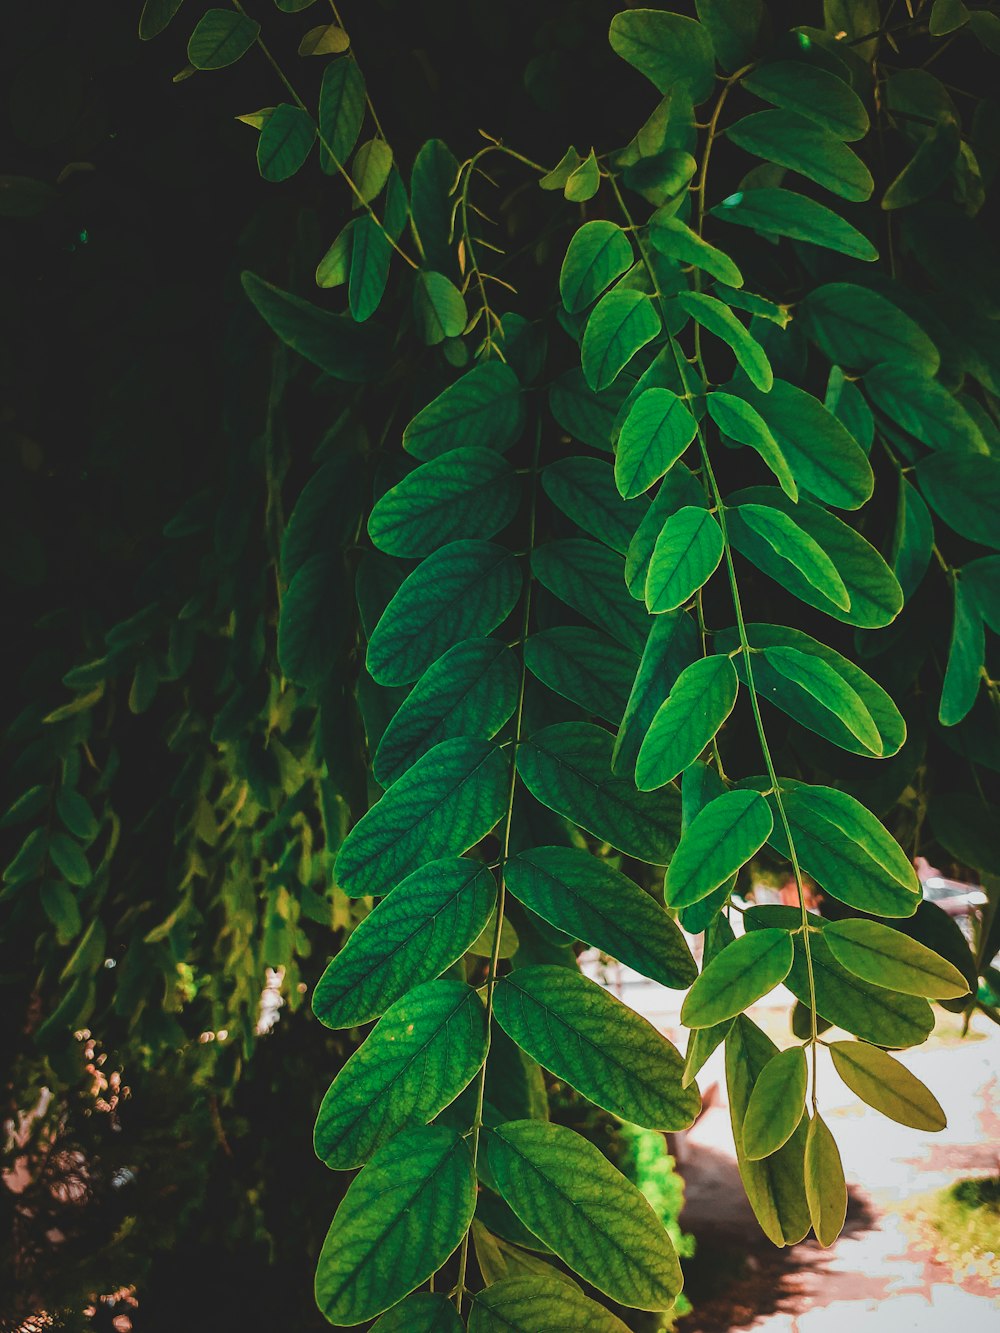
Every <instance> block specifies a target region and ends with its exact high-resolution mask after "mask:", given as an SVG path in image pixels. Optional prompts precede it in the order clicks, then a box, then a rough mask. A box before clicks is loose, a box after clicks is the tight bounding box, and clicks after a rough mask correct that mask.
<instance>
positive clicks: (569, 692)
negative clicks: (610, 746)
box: [524, 625, 638, 722]
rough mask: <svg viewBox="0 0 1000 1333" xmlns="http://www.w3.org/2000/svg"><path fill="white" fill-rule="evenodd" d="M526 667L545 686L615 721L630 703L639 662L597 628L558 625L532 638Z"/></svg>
mask: <svg viewBox="0 0 1000 1333" xmlns="http://www.w3.org/2000/svg"><path fill="white" fill-rule="evenodd" d="M524 664H525V666H526V667H527V668H528V670H529V671H530V672H531V674H532V675H533V676H535V677H536V678H537V679H538V680H540V681H541V682H542V684H543V685H547V686H548V687H549V689H550V690H555V692H556V693H557V694H561V695H562V697H563V698H564V699H569V700H571V701H572V702H573V703H575V704H579V705H580V707H581V708H582V709H583V710H584V711H585V712H587V713H593V714H594V716H595V717H602V718H604V720H605V721H606V722H617V721H618V719H619V718H620V717H621V716H622V713H623V711H624V710H625V707H626V704H627V703H628V698H629V690H630V689H631V686H632V681H633V679H634V678H635V673H636V667H637V666H638V659H637V658H636V655H635V653H634V652H633V651H632V650H631V649H630V648H623V647H622V646H621V644H618V643H615V641H614V640H613V639H610V638H609V637H608V636H607V635H606V634H602V633H601V632H600V631H599V630H594V629H587V628H585V627H584V626H576V625H558V626H554V627H553V628H552V629H546V630H541V631H540V632H539V633H538V634H532V635H531V637H530V638H529V639H528V640H527V642H526V643H525V645H524Z"/></svg>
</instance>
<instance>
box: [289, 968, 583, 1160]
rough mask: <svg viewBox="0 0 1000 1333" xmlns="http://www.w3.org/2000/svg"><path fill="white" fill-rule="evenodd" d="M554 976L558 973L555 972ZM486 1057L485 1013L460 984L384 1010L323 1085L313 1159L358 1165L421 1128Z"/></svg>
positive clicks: (437, 987)
mask: <svg viewBox="0 0 1000 1333" xmlns="http://www.w3.org/2000/svg"><path fill="white" fill-rule="evenodd" d="M560 970H561V969H560ZM485 1059H486V1011H485V1010H484V1008H483V1002H482V1000H481V999H480V998H479V996H478V995H477V994H476V992H475V991H474V990H473V989H472V987H471V986H467V985H466V984H465V982H464V981H450V980H444V979H442V980H440V981H429V982H427V984H426V985H424V986H418V987H416V989H414V990H411V991H410V992H409V994H407V995H405V996H404V997H403V998H402V999H401V1000H397V1001H396V1003H395V1004H394V1005H392V1007H391V1008H390V1009H388V1010H387V1011H386V1013H385V1015H384V1017H382V1018H381V1019H379V1021H378V1022H377V1023H376V1024H375V1027H374V1028H373V1029H372V1031H371V1032H370V1033H369V1035H368V1036H367V1037H366V1038H365V1040H364V1042H363V1043H362V1045H361V1046H359V1047H358V1049H357V1050H356V1051H355V1052H354V1054H353V1055H352V1056H351V1058H350V1059H349V1060H348V1061H347V1063H346V1064H345V1065H344V1067H343V1068H342V1069H341V1071H340V1073H339V1074H338V1075H337V1077H336V1078H335V1079H334V1080H333V1082H332V1083H331V1084H330V1087H329V1089H328V1091H327V1093H326V1096H325V1097H324V1098H323V1102H322V1105H321V1106H320V1108H319V1114H318V1116H317V1118H316V1130H315V1134H314V1138H313V1141H314V1144H315V1147H316V1155H317V1157H319V1159H320V1160H321V1161H323V1162H325V1163H326V1164H327V1166H329V1167H331V1168H332V1169H333V1170H338V1171H343V1170H347V1169H349V1168H350V1167H354V1166H360V1165H361V1164H362V1163H363V1162H366V1161H367V1160H368V1158H369V1157H371V1155H372V1153H374V1152H376V1151H377V1150H378V1149H379V1148H381V1147H382V1146H383V1145H384V1144H385V1143H386V1142H387V1141H388V1140H389V1139H391V1138H392V1137H393V1135H394V1134H397V1133H398V1132H399V1131H400V1130H403V1129H410V1128H412V1127H414V1126H415V1125H426V1124H428V1123H429V1122H430V1121H431V1120H433V1118H434V1117H435V1116H436V1115H437V1114H438V1112H439V1111H442V1110H443V1109H444V1108H445V1107H446V1106H447V1105H448V1104H449V1103H450V1102H452V1101H454V1099H455V1098H456V1097H457V1096H458V1094H459V1093H460V1092H461V1091H462V1089H463V1088H464V1087H466V1086H467V1085H468V1084H469V1083H470V1082H471V1080H472V1078H473V1076H474V1075H475V1073H476V1071H477V1070H478V1069H480V1068H481V1067H482V1064H483V1061H484V1060H485Z"/></svg>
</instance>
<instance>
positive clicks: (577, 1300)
mask: <svg viewBox="0 0 1000 1333" xmlns="http://www.w3.org/2000/svg"><path fill="white" fill-rule="evenodd" d="M561 1279H562V1274H559V1273H553V1275H552V1277H543V1276H542V1275H540V1274H532V1275H526V1276H521V1277H506V1278H503V1279H502V1280H501V1281H499V1282H493V1283H491V1284H490V1285H489V1286H488V1287H487V1288H486V1290H485V1291H481V1292H479V1293H478V1294H477V1295H476V1297H475V1304H474V1305H473V1307H472V1314H471V1315H470V1316H469V1333H565V1330H566V1329H567V1328H573V1329H586V1330H587V1333H628V1329H627V1328H626V1326H625V1325H624V1324H623V1323H622V1321H621V1320H620V1319H619V1318H618V1317H617V1315H613V1314H612V1313H611V1311H610V1310H606V1309H605V1308H604V1306H603V1305H598V1304H597V1302H596V1301H592V1300H590V1298H589V1297H587V1296H584V1294H583V1292H581V1291H580V1290H579V1288H577V1287H575V1286H570V1285H569V1283H568V1282H567V1281H565V1280H561ZM400 1330H401V1333H402V1326H400ZM407 1333H421V1331H420V1330H419V1329H417V1330H410V1329H408V1330H407ZM442 1333H444V1330H442Z"/></svg>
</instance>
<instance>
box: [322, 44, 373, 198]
mask: <svg viewBox="0 0 1000 1333" xmlns="http://www.w3.org/2000/svg"><path fill="white" fill-rule="evenodd" d="M364 119H365V80H364V75H363V74H362V73H361V67H360V66H359V64H358V62H357V61H356V60H331V61H330V63H329V64H328V65H327V66H326V68H325V69H324V70H323V82H322V83H321V85H320V90H319V137H320V155H319V160H320V166H321V167H322V168H323V170H324V171H325V172H327V173H333V172H335V171H337V169H338V168H342V167H344V165H345V163H346V162H347V159H348V158H349V157H350V155H351V151H352V149H353V148H354V145H355V144H356V143H357V142H358V136H359V135H360V133H361V126H362V125H363V124H364Z"/></svg>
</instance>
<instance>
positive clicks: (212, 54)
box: [187, 9, 260, 69]
mask: <svg viewBox="0 0 1000 1333" xmlns="http://www.w3.org/2000/svg"><path fill="white" fill-rule="evenodd" d="M259 33H260V24H259V23H255V22H254V21H253V19H251V18H248V17H247V15H246V14H241V13H237V12H236V11H235V10H233V9H208V10H206V11H205V13H204V14H203V15H202V17H201V18H200V19H199V20H198V23H197V26H196V27H195V30H194V32H193V33H192V34H191V38H190V40H189V42H188V47H187V57H188V60H190V62H191V64H192V65H193V66H194V67H195V69H224V68H225V67H226V65H235V63H236V62H237V60H239V59H240V57H241V56H245V55H246V53H247V52H248V51H249V50H250V48H251V46H253V44H254V42H255V41H256V40H257V37H258V35H259Z"/></svg>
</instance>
